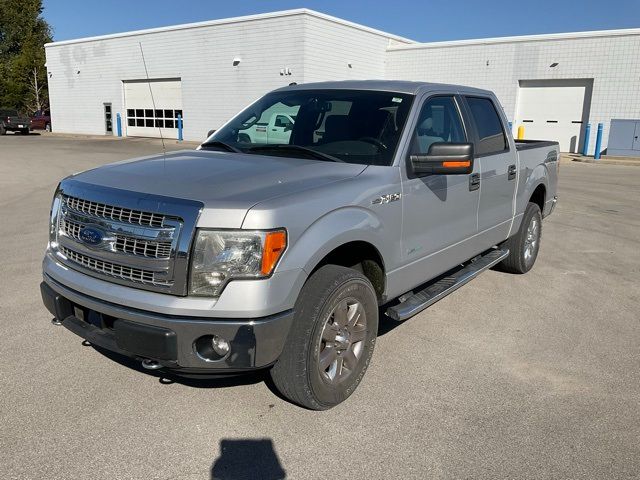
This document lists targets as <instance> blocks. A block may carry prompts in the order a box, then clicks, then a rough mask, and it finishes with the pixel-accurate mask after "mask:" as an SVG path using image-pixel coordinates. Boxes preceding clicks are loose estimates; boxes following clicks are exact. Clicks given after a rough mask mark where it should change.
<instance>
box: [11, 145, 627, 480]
mask: <svg viewBox="0 0 640 480" xmlns="http://www.w3.org/2000/svg"><path fill="white" fill-rule="evenodd" d="M189 147H191V146H189ZM168 148H170V149H177V148H183V147H182V146H180V145H177V144H176V143H175V142H170V143H169V144H168ZM159 149H160V147H159V143H158V142H157V141H155V140H143V139H137V140H117V139H106V138H82V137H76V138H73V137H61V136H56V135H31V136H28V137H23V136H19V135H7V136H4V137H0V219H1V224H2V227H1V229H0V240H1V242H2V249H1V251H2V256H1V257H0V266H1V267H0V268H1V271H2V277H1V279H0V282H1V283H0V298H1V302H0V304H1V306H2V308H1V309H0V355H1V357H2V358H1V361H0V385H1V389H2V391H1V395H0V477H2V478H3V479H5V478H15V479H31V478H33V479H35V478H38V479H85V478H86V479H92V480H97V479H189V480H190V479H210V478H216V479H218V478H220V479H244V478H246V479H254V478H256V479H260V478H264V479H275V478H284V477H285V476H286V478H289V479H316V478H333V479H347V478H351V479H365V478H366V479H374V478H375V479H378V478H403V479H409V478H416V479H425V478H537V479H542V478H549V479H558V478H608V479H612V478H638V477H639V476H640V441H639V439H640V209H639V208H638V205H640V188H639V185H640V168H638V167H627V166H608V165H592V164H577V163H563V164H562V167H561V171H560V182H561V185H560V191H559V196H560V201H559V203H558V207H557V210H556V212H555V213H554V214H553V215H552V216H551V217H549V218H547V219H546V220H545V222H544V225H543V226H544V231H543V241H542V247H541V251H540V256H539V257H538V261H537V264H536V266H535V268H534V269H533V271H531V272H530V273H529V274H527V275H524V276H513V275H508V274H504V273H500V272H496V271H490V272H487V273H484V274H483V275H481V276H480V277H479V278H478V279H477V280H475V281H473V282H471V283H470V284H468V285H467V286H465V287H463V288H462V289H460V290H458V291H457V292H455V293H454V294H452V295H450V296H449V297H447V298H445V299H444V300H442V301H441V302H439V303H437V304H435V305H434V306H432V307H431V308H429V309H428V310H426V311H425V312H423V313H421V314H420V315H418V316H416V317H414V318H412V319H410V320H409V321H407V322H405V323H403V324H395V323H393V322H391V321H383V322H382V328H381V332H380V336H379V339H378V343H377V346H376V351H375V353H374V357H373V360H372V364H371V366H370V368H369V370H368V373H367V375H366V376H365V378H364V380H363V383H362V384H361V386H360V387H359V389H358V390H357V392H356V393H355V394H354V395H353V396H352V397H351V398H350V399H349V400H348V401H347V402H345V403H344V404H342V405H340V406H338V407H336V408H334V409H332V410H329V411H327V412H311V411H306V410H303V409H301V408H298V407H296V406H294V405H291V404H289V403H286V402H285V401H284V400H282V399H280V398H279V397H278V396H277V395H276V394H275V393H274V392H273V390H272V388H271V387H270V385H269V383H268V382H265V381H264V380H265V378H266V376H265V375H263V374H256V375H252V376H249V377H245V378H242V377H240V378H238V379H226V380H209V381H200V382H196V381H184V382H174V383H168V382H165V381H161V379H159V378H158V377H157V376H154V375H152V374H149V373H146V372H141V371H139V370H138V369H135V368H133V367H132V366H131V365H129V364H122V363H118V362H116V361H113V360H111V359H110V358H107V357H106V356H105V355H104V354H102V353H100V352H98V351H97V350H95V349H93V348H92V347H86V346H83V345H82V344H81V339H80V338H79V337H76V336H75V335H73V334H72V333H71V332H69V331H67V330H66V329H64V328H58V327H54V326H52V325H51V323H50V319H51V316H50V315H49V313H48V312H47V311H46V310H45V308H44V307H43V306H42V303H41V300H40V293H39V283H40V279H41V270H40V262H41V258H42V254H43V251H44V248H45V244H46V240H47V217H48V212H49V205H50V201H51V196H52V194H53V190H54V188H55V186H56V184H57V182H58V180H59V179H60V178H62V177H64V176H66V175H68V174H70V173H73V172H76V171H79V170H84V169H88V168H92V167H95V166H97V165H100V164H104V163H107V162H111V161H116V160H121V159H125V158H128V157H133V156H140V155H146V154H151V153H154V152H157V151H158V150H159Z"/></svg>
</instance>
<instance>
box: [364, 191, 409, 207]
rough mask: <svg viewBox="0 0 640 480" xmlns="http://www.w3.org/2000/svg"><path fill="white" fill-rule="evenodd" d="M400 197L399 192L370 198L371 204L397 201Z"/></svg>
mask: <svg viewBox="0 0 640 480" xmlns="http://www.w3.org/2000/svg"><path fill="white" fill-rule="evenodd" d="M401 197H402V194H401V193H387V194H386V195H382V196H380V197H378V198H374V199H373V200H371V204H372V205H382V204H384V203H391V202H397V201H398V200H400V198H401Z"/></svg>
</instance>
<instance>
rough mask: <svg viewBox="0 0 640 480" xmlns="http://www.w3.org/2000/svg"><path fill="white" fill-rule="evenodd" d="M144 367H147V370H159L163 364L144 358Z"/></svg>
mask: <svg viewBox="0 0 640 480" xmlns="http://www.w3.org/2000/svg"><path fill="white" fill-rule="evenodd" d="M142 368H146V369H147V370H158V369H159V368H162V365H160V364H159V363H158V362H157V361H156V360H150V359H148V358H145V359H144V360H142Z"/></svg>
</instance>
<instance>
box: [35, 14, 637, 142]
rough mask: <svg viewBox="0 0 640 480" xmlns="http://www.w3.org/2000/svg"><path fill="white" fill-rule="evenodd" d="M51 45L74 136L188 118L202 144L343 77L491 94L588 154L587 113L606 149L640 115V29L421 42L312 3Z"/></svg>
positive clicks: (66, 128)
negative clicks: (263, 98)
mask: <svg viewBox="0 0 640 480" xmlns="http://www.w3.org/2000/svg"><path fill="white" fill-rule="evenodd" d="M46 54H47V70H48V75H49V92H50V102H51V115H52V125H53V129H54V131H57V132H66V133H83V134H98V135H103V134H107V135H112V134H117V122H116V115H117V114H120V117H121V130H122V135H124V136H159V134H160V131H161V132H162V134H163V136H165V137H167V138H176V136H177V122H176V118H177V115H181V117H182V118H183V119H184V120H183V121H184V123H183V126H184V139H185V140H202V139H203V138H204V136H205V134H206V132H207V131H208V130H210V129H212V128H219V127H220V126H221V125H222V124H223V123H224V122H225V121H226V120H227V119H229V118H230V117H231V116H232V115H234V114H235V113H237V112H238V111H239V110H240V109H242V108H243V107H244V106H246V105H247V104H248V103H250V102H251V101H252V100H254V99H255V98H257V97H259V96H260V95H262V94H264V93H265V92H267V91H269V90H272V89H274V88H278V87H280V86H283V85H287V84H289V83H292V82H297V83H308V82H314V81H322V80H340V79H380V78H389V79H405V80H422V81H431V82H444V83H458V84H464V85H471V86H476V87H481V88H487V89H491V90H493V91H495V92H496V94H497V95H498V97H499V98H500V100H501V102H502V105H503V107H504V108H505V111H506V113H507V116H508V117H509V118H510V119H511V120H512V122H513V129H514V131H516V129H517V127H518V126H520V125H523V126H524V127H525V138H541V139H555V140H558V141H560V143H561V148H562V150H564V151H577V150H578V149H582V143H583V139H584V129H585V126H586V123H587V122H589V123H591V139H590V142H589V152H590V153H593V151H594V147H595V135H596V125H597V123H599V122H602V123H603V124H604V126H605V131H604V136H603V148H606V140H607V129H608V126H609V122H610V120H611V119H614V118H640V29H633V30H610V31H598V32H581V33H567V34H554V35H534V36H526V37H506V38H494V39H482V40H464V41H455V42H437V43H416V42H413V41H411V40H409V39H406V38H402V37H399V36H396V35H392V34H389V33H385V32H381V31H378V30H374V29H371V28H368V27H365V26H362V25H358V24H355V23H352V22H348V21H345V20H341V19H338V18H335V17H331V16H328V15H324V14H321V13H318V12H314V11H311V10H307V9H299V10H289V11H284V12H276V13H269V14H262V15H253V16H248V17H238V18H230V19H224V20H215V21H209V22H201V23H194V24H188V25H178V26H172V27H165V28H156V29H151V30H142V31H135V32H126V33H120V34H114V35H106V36H101V37H92V38H84V39H79V40H70V41H62V42H54V43H50V44H47V45H46ZM143 54H144V60H145V61H144V62H143ZM145 62H146V71H145ZM147 73H148V78H149V79H150V80H151V81H150V82H147ZM151 94H153V96H152V95H151ZM152 97H153V98H152ZM154 104H155V107H154ZM160 129H161V130H160Z"/></svg>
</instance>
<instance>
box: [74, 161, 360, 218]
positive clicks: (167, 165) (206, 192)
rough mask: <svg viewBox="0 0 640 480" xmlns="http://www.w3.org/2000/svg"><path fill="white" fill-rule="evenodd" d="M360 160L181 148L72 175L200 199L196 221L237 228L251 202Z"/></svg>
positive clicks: (314, 182) (339, 174) (350, 169)
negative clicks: (200, 210) (327, 159)
mask: <svg viewBox="0 0 640 480" xmlns="http://www.w3.org/2000/svg"><path fill="white" fill-rule="evenodd" d="M365 168H366V166H365V165H355V164H348V163H333V162H325V161H318V160H306V159H300V158H285V157H272V156H265V155H248V154H239V153H227V152H211V151H198V150H185V151H179V152H171V153H168V154H167V155H166V157H165V156H163V155H156V156H152V157H145V158H139V159H134V160H127V161H124V162H119V163H113V164H110V165H105V166H102V167H99V168H96V169H93V170H89V171H86V172H83V173H79V174H77V175H75V176H74V177H73V178H74V179H75V180H79V181H81V182H84V183H87V184H92V185H99V186H102V187H109V188H117V189H121V190H128V191H132V192H139V193H143V194H155V195H163V196H167V197H174V198H182V199H187V200H195V201H199V202H202V203H204V206H205V208H204V210H203V212H202V214H201V216H200V219H199V221H198V226H199V227H210V228H240V227H241V226H242V221H243V220H244V217H245V215H246V213H247V211H248V210H249V209H250V208H251V207H253V206H254V205H256V204H258V203H260V202H263V201H265V200H269V199H272V198H275V197H280V196H283V195H291V194H294V193H299V192H303V191H305V190H308V189H311V188H315V187H318V186H321V185H324V184H327V183H331V182H336V181H340V180H345V179H347V178H352V177H355V176H357V175H359V174H360V173H361V172H362V171H363V170H364V169H365Z"/></svg>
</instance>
